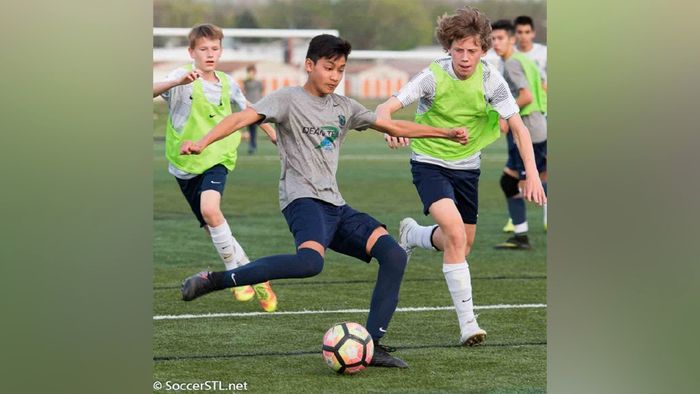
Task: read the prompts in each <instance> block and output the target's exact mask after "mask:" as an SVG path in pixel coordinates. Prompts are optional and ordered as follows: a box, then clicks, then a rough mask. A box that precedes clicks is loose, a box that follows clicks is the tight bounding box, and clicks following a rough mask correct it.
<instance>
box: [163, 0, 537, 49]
mask: <svg viewBox="0 0 700 394" xmlns="http://www.w3.org/2000/svg"><path fill="white" fill-rule="evenodd" d="M463 5H471V6H473V7H476V8H478V9H479V10H481V11H483V12H485V13H486V15H488V16H489V18H490V19H491V20H492V21H495V20H497V19H511V20H512V19H514V18H515V17H516V16H518V15H529V16H531V17H532V18H533V20H534V21H535V28H536V30H537V39H536V41H539V42H545V43H546V33H547V30H546V21H547V3H546V1H543V0H477V1H465V0H259V1H250V0H154V1H153V26H157V27H190V26H193V25H195V24H197V23H202V22H210V23H214V24H216V25H219V26H221V27H224V28H256V27H264V28H278V29H314V28H316V29H337V30H338V31H339V32H340V35H341V36H342V37H343V38H345V39H347V40H349V41H350V42H351V43H352V45H353V47H354V48H355V49H387V50H405V49H411V48H415V47H417V46H423V45H434V44H436V43H437V41H436V40H435V34H434V30H435V21H436V19H437V18H438V16H440V15H442V14H444V13H446V12H448V13H450V12H452V11H453V10H455V9H457V8H459V7H461V6H463Z"/></svg>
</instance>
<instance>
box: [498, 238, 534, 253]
mask: <svg viewBox="0 0 700 394" xmlns="http://www.w3.org/2000/svg"><path fill="white" fill-rule="evenodd" d="M494 249H512V250H530V249H532V246H530V239H529V238H528V237H527V235H514V236H512V237H510V238H508V239H507V240H506V242H503V243H500V244H498V245H496V246H494Z"/></svg>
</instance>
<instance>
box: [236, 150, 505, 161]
mask: <svg viewBox="0 0 700 394" xmlns="http://www.w3.org/2000/svg"><path fill="white" fill-rule="evenodd" d="M507 158H508V155H506V154H505V153H496V154H493V153H490V154H488V155H484V156H482V157H481V161H482V162H501V161H502V162H505V160H506V159H507ZM245 159H246V160H250V161H256V160H259V161H279V157H278V156H273V155H255V156H253V157H246V158H245ZM409 159H410V156H408V155H405V156H399V155H381V154H376V155H359V154H353V153H349V154H341V155H340V161H385V162H402V161H405V162H406V163H407V164H408V160H409Z"/></svg>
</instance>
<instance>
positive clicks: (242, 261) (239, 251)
mask: <svg viewBox="0 0 700 394" xmlns="http://www.w3.org/2000/svg"><path fill="white" fill-rule="evenodd" d="M231 240H232V241H233V246H234V247H235V249H236V251H235V256H234V260H235V261H236V264H238V266H239V267H240V266H242V265H246V264H248V263H250V259H249V258H248V255H247V254H246V253H245V250H243V247H242V246H241V244H239V243H238V241H237V240H236V237H234V236H233V234H231Z"/></svg>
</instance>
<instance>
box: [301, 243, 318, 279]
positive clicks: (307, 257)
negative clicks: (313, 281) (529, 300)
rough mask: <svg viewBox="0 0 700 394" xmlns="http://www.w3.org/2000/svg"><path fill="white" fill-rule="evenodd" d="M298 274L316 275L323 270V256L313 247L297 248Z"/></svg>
mask: <svg viewBox="0 0 700 394" xmlns="http://www.w3.org/2000/svg"><path fill="white" fill-rule="evenodd" d="M297 258H298V260H299V263H298V264H299V275H300V276H301V277H309V276H316V275H318V274H320V273H321V271H323V256H321V254H320V253H318V252H317V251H316V250H314V249H310V248H299V250H297Z"/></svg>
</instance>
